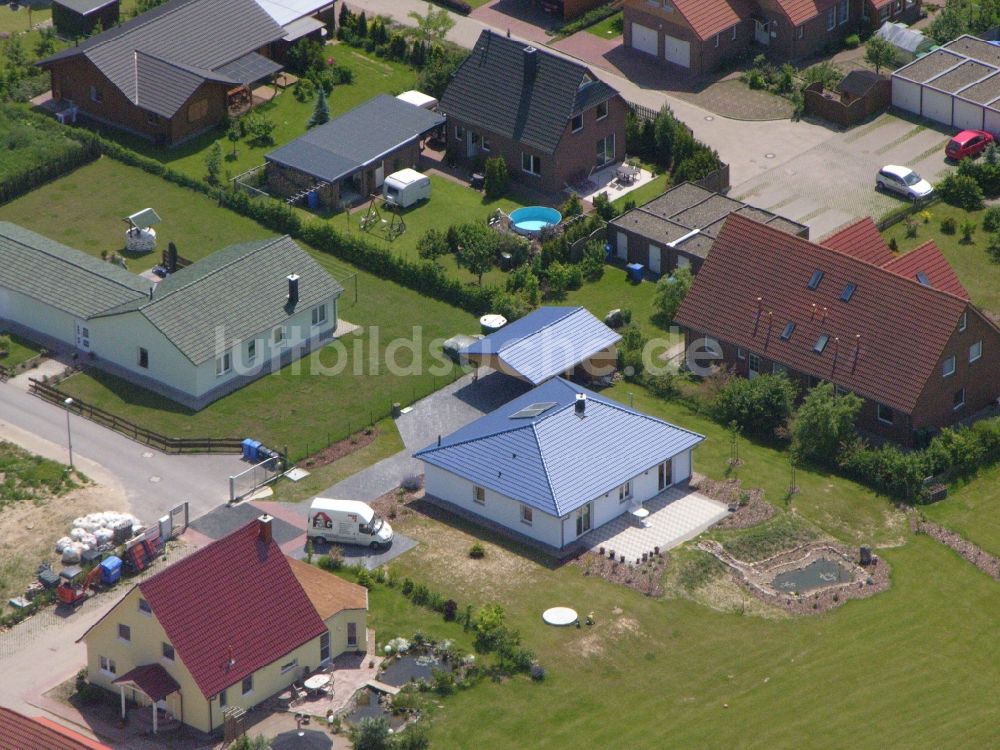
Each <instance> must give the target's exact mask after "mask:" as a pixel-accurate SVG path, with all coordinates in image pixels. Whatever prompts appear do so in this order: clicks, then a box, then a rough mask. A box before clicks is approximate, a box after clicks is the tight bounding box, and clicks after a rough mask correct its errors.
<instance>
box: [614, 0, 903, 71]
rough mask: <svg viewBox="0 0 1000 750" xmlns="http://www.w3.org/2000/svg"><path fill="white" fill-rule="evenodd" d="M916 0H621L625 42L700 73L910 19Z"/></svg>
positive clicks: (789, 54)
mask: <svg viewBox="0 0 1000 750" xmlns="http://www.w3.org/2000/svg"><path fill="white" fill-rule="evenodd" d="M920 6H921V0H625V5H624V23H625V28H624V40H623V44H624V46H625V47H626V48H630V49H634V50H637V51H639V52H644V53H646V54H648V55H651V56H654V57H656V59H657V60H660V61H663V62H666V63H671V64H673V65H677V66H679V67H681V68H684V69H686V70H689V71H690V72H691V73H694V74H696V75H700V74H702V73H708V72H711V71H713V70H715V69H717V68H718V67H719V65H720V64H721V63H722V62H724V61H725V60H727V59H729V58H732V57H737V56H739V55H747V54H751V55H755V54H760V53H767V54H768V55H769V56H771V57H772V58H773V59H776V60H780V61H784V60H796V59H800V58H803V57H808V56H809V55H813V54H816V53H817V52H820V51H822V50H823V49H824V48H825V47H826V46H827V45H830V44H838V43H839V42H840V40H841V39H843V38H844V37H845V36H848V35H849V34H853V33H855V32H857V31H858V29H859V28H861V27H868V28H878V27H879V26H881V25H882V23H884V22H885V21H889V20H891V21H893V22H897V21H898V22H904V23H912V22H913V21H916V20H917V19H918V18H920V12H921V7H920Z"/></svg>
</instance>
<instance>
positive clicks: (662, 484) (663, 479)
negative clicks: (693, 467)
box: [656, 458, 673, 490]
mask: <svg viewBox="0 0 1000 750" xmlns="http://www.w3.org/2000/svg"><path fill="white" fill-rule="evenodd" d="M672 472H673V465H672V463H671V461H670V459H669V458H668V459H667V460H666V461H664V462H663V463H662V464H660V465H659V466H658V467H657V470H656V475H657V482H656V486H657V487H658V488H659V489H660V490H665V489H666V488H667V487H669V486H670V485H671V484H673V482H672V481H671V476H672Z"/></svg>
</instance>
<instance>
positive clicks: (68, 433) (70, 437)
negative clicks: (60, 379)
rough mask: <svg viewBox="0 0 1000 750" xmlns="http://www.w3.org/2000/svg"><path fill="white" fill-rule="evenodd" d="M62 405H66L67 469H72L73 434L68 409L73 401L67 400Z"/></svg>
mask: <svg viewBox="0 0 1000 750" xmlns="http://www.w3.org/2000/svg"><path fill="white" fill-rule="evenodd" d="M63 403H64V404H65V405H66V443H67V445H69V468H71V469H72V468H74V467H73V433H72V431H71V430H70V428H69V407H71V406H72V405H73V399H71V398H67V399H66V400H65V401H63Z"/></svg>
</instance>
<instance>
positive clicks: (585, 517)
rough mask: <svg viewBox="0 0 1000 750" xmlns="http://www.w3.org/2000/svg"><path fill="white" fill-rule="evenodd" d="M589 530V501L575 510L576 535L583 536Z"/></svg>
mask: <svg viewBox="0 0 1000 750" xmlns="http://www.w3.org/2000/svg"><path fill="white" fill-rule="evenodd" d="M588 531H590V503H587V504H586V505H584V506H583V507H582V508H580V509H579V510H577V511H576V535H577V536H583V535H584V534H586V533H587V532H588Z"/></svg>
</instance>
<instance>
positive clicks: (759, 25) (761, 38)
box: [753, 18, 771, 46]
mask: <svg viewBox="0 0 1000 750" xmlns="http://www.w3.org/2000/svg"><path fill="white" fill-rule="evenodd" d="M753 25H754V33H753V36H754V39H756V40H757V44H763V45H765V46H766V45H768V44H770V43H771V32H770V30H769V29H768V22H767V21H761V20H760V19H758V18H755V19H753Z"/></svg>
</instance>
